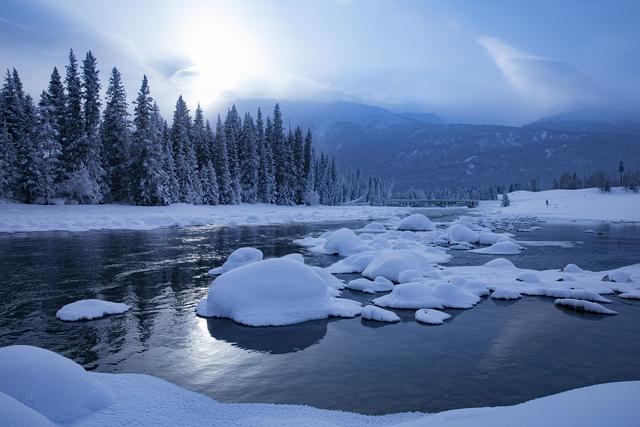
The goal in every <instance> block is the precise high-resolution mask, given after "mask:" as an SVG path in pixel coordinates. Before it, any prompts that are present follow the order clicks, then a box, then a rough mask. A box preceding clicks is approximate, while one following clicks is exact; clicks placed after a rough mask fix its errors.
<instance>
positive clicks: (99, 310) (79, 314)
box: [56, 299, 131, 322]
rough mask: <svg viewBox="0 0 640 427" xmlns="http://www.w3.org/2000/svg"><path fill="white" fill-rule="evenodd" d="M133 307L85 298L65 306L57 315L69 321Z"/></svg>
mask: <svg viewBox="0 0 640 427" xmlns="http://www.w3.org/2000/svg"><path fill="white" fill-rule="evenodd" d="M130 309H131V306H130V305H127V304H124V303H120V302H110V301H103V300H99V299H83V300H80V301H75V302H72V303H70V304H67V305H65V306H63V307H62V308H61V309H60V310H58V312H57V313H56V317H57V318H58V319H60V320H64V321H67V322H75V321H77V320H92V319H99V318H101V317H104V316H106V315H108V314H121V313H124V312H126V311H128V310H130Z"/></svg>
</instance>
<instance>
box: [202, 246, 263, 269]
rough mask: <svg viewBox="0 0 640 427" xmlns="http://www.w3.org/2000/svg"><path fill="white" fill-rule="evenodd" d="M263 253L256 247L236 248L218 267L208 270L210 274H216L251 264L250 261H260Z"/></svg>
mask: <svg viewBox="0 0 640 427" xmlns="http://www.w3.org/2000/svg"><path fill="white" fill-rule="evenodd" d="M262 258H263V254H262V251H261V250H260V249H256V248H249V247H246V248H238V249H236V250H235V251H233V252H231V255H229V257H228V258H227V260H226V261H225V262H224V264H222V265H221V266H220V267H216V268H212V269H211V270H209V275H210V276H217V275H219V274H222V273H226V272H227V271H230V270H233V269H234V268H237V267H240V266H242V265H246V264H251V263H252V262H258V261H262Z"/></svg>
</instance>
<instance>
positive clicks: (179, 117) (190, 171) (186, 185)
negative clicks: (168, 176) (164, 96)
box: [171, 95, 202, 203]
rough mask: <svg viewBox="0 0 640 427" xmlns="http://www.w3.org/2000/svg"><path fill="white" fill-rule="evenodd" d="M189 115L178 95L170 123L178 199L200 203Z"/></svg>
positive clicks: (198, 181)
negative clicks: (171, 122)
mask: <svg viewBox="0 0 640 427" xmlns="http://www.w3.org/2000/svg"><path fill="white" fill-rule="evenodd" d="M191 130H192V124H191V116H190V115H189V109H188V108H187V104H186V103H185V102H184V99H182V95H180V97H178V101H177V102H176V109H175V111H174V113H173V124H172V125H171V142H172V144H173V156H174V158H175V162H176V176H177V178H178V187H179V188H180V198H179V201H181V202H185V203H201V202H202V189H201V186H200V180H199V178H198V172H197V169H198V167H197V161H196V155H195V151H194V150H193V145H192V141H191Z"/></svg>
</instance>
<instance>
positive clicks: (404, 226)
mask: <svg viewBox="0 0 640 427" xmlns="http://www.w3.org/2000/svg"><path fill="white" fill-rule="evenodd" d="M396 228H397V229H398V230H409V231H431V230H435V228H436V226H435V224H434V223H433V222H431V220H430V219H429V218H427V217H426V216H424V215H422V214H413V215H409V216H408V217H406V218H404V219H403V220H402V221H400V223H399V224H398V226H397V227H396Z"/></svg>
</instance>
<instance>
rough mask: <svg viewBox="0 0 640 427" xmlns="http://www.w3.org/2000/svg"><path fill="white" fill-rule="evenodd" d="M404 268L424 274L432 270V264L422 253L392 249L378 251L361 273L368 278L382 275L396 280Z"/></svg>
mask: <svg viewBox="0 0 640 427" xmlns="http://www.w3.org/2000/svg"><path fill="white" fill-rule="evenodd" d="M406 270H416V271H417V272H418V273H420V274H424V273H426V272H428V271H429V270H433V266H432V265H431V263H430V260H429V258H427V257H426V256H425V255H424V254H423V253H420V252H417V251H412V250H408V249H401V250H392V251H385V252H382V253H380V254H379V255H378V256H377V257H376V258H374V259H373V260H372V261H371V262H370V263H369V264H368V265H367V268H365V269H364V271H363V272H362V275H363V276H365V277H368V278H370V279H374V278H376V277H378V276H383V277H386V278H387V279H389V280H392V281H394V282H398V279H399V277H400V273H402V272H403V271H406Z"/></svg>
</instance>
